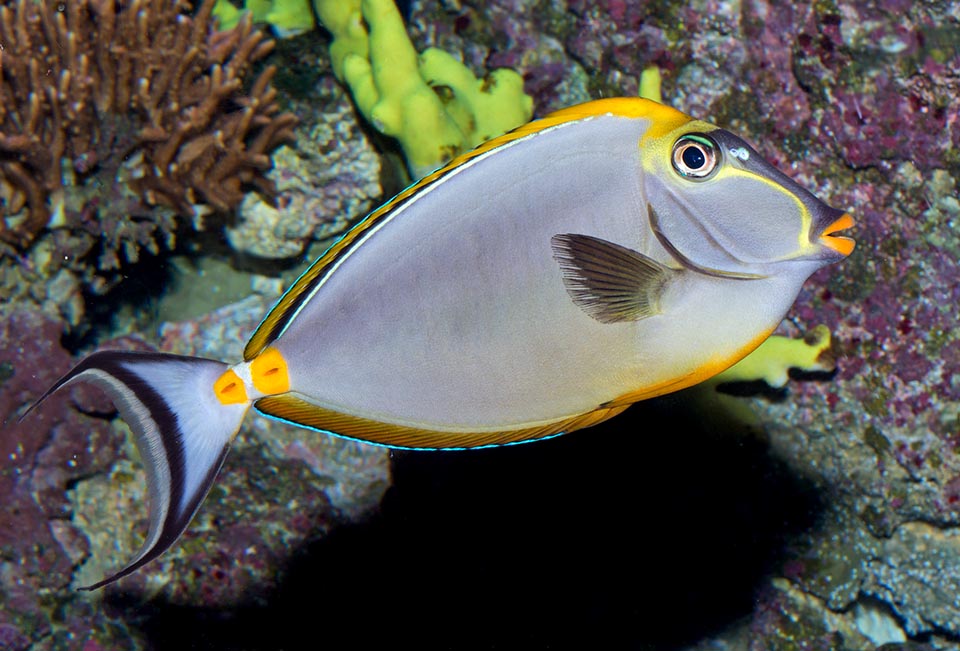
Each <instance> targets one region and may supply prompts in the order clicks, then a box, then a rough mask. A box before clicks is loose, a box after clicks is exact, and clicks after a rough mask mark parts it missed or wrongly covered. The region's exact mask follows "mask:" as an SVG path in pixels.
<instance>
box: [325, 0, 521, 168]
mask: <svg viewBox="0 0 960 651" xmlns="http://www.w3.org/2000/svg"><path fill="white" fill-rule="evenodd" d="M354 4H356V5H357V7H356V9H354V11H353V12H352V13H350V14H349V15H347V16H345V17H342V16H341V12H342V11H343V10H344V9H343V8H344V7H345V6H346V5H344V4H343V3H340V2H339V0H334V1H333V2H324V1H323V0H318V2H317V14H318V15H319V16H320V18H321V20H322V21H323V20H326V22H325V23H324V24H325V25H326V26H327V27H328V29H330V30H331V32H332V33H333V37H334V40H333V43H332V44H331V56H332V58H333V63H334V72H335V73H336V74H337V76H338V77H339V78H340V79H342V80H343V81H344V82H345V83H346V84H347V86H348V87H349V88H350V92H351V94H352V95H353V98H354V101H355V102H356V104H357V107H358V108H359V109H360V111H361V113H363V115H364V117H366V118H367V119H368V120H369V121H370V122H371V123H372V124H373V125H374V126H375V127H376V128H377V130H378V131H380V132H381V133H384V134H386V135H388V136H392V137H394V138H396V139H397V140H398V142H399V143H400V146H401V148H402V149H403V153H404V156H405V158H406V161H407V167H408V168H409V170H410V174H411V176H412V177H413V178H414V179H418V178H420V177H422V176H424V175H426V174H428V173H429V172H432V171H433V170H435V169H436V168H437V167H439V166H440V165H442V164H443V163H445V162H447V161H449V160H451V159H452V158H453V157H455V156H456V155H457V154H459V153H461V152H463V151H465V150H467V149H470V148H471V147H474V146H476V145H478V144H480V143H481V142H484V141H485V140H488V139H490V138H492V137H494V136H498V135H500V134H502V133H504V132H506V131H509V130H510V129H512V128H514V127H517V126H519V125H521V124H523V123H524V122H526V121H528V120H529V119H530V116H531V115H532V113H533V102H532V100H531V98H530V97H529V96H528V95H526V94H525V93H524V90H523V80H522V78H521V77H520V76H519V75H517V74H516V73H515V72H513V71H511V70H507V69H499V70H494V71H493V72H491V73H489V74H488V75H487V76H486V77H484V78H483V79H477V78H476V77H474V75H473V73H472V72H471V71H470V69H469V68H467V67H466V66H465V65H463V64H462V63H460V62H459V61H458V60H457V59H455V58H454V57H453V56H452V55H450V54H448V53H447V52H445V51H443V50H440V49H437V48H428V49H427V50H425V51H424V52H423V53H422V54H420V55H419V56H418V55H417V52H416V50H415V49H414V47H413V44H412V43H411V41H410V39H409V37H408V36H407V32H406V26H405V25H404V23H403V19H402V18H401V16H400V12H399V11H398V10H397V7H396V5H395V4H394V2H393V0H363V2H361V3H354ZM323 5H331V6H337V9H336V10H335V11H334V10H327V9H326V8H325V7H324V6H323ZM332 13H333V14H336V15H335V16H331V17H328V14H332ZM341 18H343V19H342V20H340V19H341ZM361 19H362V22H361ZM358 24H365V25H366V26H367V30H368V36H367V41H366V43H364V42H363V39H361V38H359V34H358V33H357V30H356V26H357V25H358ZM341 50H343V52H342V62H340V64H339V65H338V61H337V59H338V57H340V56H341ZM364 51H366V52H367V54H366V56H364V54H363V52H364Z"/></svg>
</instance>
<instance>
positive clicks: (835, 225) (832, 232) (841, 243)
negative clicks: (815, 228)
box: [819, 211, 856, 256]
mask: <svg viewBox="0 0 960 651" xmlns="http://www.w3.org/2000/svg"><path fill="white" fill-rule="evenodd" d="M838 212H839V211H838ZM855 223H856V222H854V221H853V217H852V216H850V213H846V212H845V213H843V214H842V215H840V217H839V218H838V219H836V220H834V221H833V222H831V223H830V224H829V225H828V226H827V227H826V228H824V229H823V232H822V233H820V238H819V239H820V243H821V244H823V245H824V246H826V247H828V248H830V249H833V250H834V251H836V252H837V253H839V254H841V255H843V256H848V255H850V254H851V253H852V252H853V247H854V246H856V242H855V241H854V239H853V238H851V237H846V236H844V235H837V233H839V232H840V231H844V230H846V229H848V228H853V226H854V224H855Z"/></svg>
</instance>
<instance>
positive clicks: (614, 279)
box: [41, 99, 853, 587]
mask: <svg viewBox="0 0 960 651" xmlns="http://www.w3.org/2000/svg"><path fill="white" fill-rule="evenodd" d="M852 224H853V220H852V218H851V217H850V216H849V215H847V214H846V213H842V212H841V211H837V210H834V209H832V208H829V207H828V206H826V205H824V204H823V203H821V202H820V201H818V200H817V199H816V198H815V197H813V195H811V194H810V193H808V192H807V191H805V190H804V189H802V188H801V187H800V186H798V185H797V184H796V183H794V182H793V181H792V180H790V179H789V178H788V177H786V176H784V175H783V174H781V173H780V172H778V171H777V170H775V169H774V168H772V167H771V166H770V165H769V164H768V163H766V162H765V161H764V160H763V159H762V158H761V157H760V156H759V155H758V154H757V153H756V152H755V151H754V150H753V149H751V148H750V147H749V145H747V144H746V143H745V142H743V141H742V140H740V139H739V138H737V137H736V136H734V135H732V134H730V133H729V132H727V131H724V130H722V129H718V128H717V127H715V126H713V125H711V124H708V123H706V122H701V121H697V120H694V119H692V118H690V117H688V116H686V115H684V114H682V113H680V112H678V111H675V110H673V109H670V108H667V107H664V106H662V105H659V104H656V103H654V102H650V101H647V100H642V99H609V100H598V101H594V102H589V103H587V104H583V105H580V106H576V107H572V108H570V109H565V110H563V111H559V112H557V113H554V114H551V115H549V116H547V117H546V118H544V119H542V120H538V121H535V122H532V123H530V124H529V125H526V126H524V127H521V128H519V129H517V130H516V131H514V132H511V133H509V134H507V135H505V136H502V137H500V138H497V139H494V140H492V141H490V142H488V143H486V144H484V145H482V146H480V147H479V148H477V149H476V150H474V151H473V152H470V153H468V154H465V155H464V156H461V157H460V158H458V159H457V160H455V161H453V162H452V163H451V164H449V165H447V166H446V167H444V168H442V169H440V170H438V171H437V172H435V173H433V174H431V175H429V176H427V177H426V178H424V179H423V180H421V181H420V182H419V183H417V184H415V185H413V186H412V187H410V188H408V189H407V190H405V191H404V192H402V193H400V194H399V195H398V196H397V197H395V198H393V199H392V200H391V201H389V202H388V203H387V204H385V205H384V206H382V207H381V208H379V209H378V210H376V211H374V212H373V213H372V214H371V215H370V216H368V217H367V219H366V220H364V221H363V222H361V223H360V224H359V225H358V226H357V227H355V228H354V229H353V230H352V231H351V232H350V233H348V234H347V235H346V236H345V237H344V238H343V239H342V240H341V241H339V242H338V243H337V244H335V245H334V246H333V247H331V249H330V250H329V251H327V252H326V253H325V254H324V255H323V256H322V257H321V258H320V259H319V260H318V261H317V262H315V263H314V264H313V265H312V266H311V267H310V268H309V269H308V270H307V271H306V272H305V273H304V274H303V275H302V276H301V277H300V278H299V279H298V280H297V282H296V283H294V285H293V286H292V287H291V288H290V289H289V290H288V291H287V292H286V294H284V296H283V297H282V298H281V300H280V301H279V303H278V304H277V306H276V307H275V308H274V309H273V310H272V311H271V312H270V313H269V314H268V315H267V316H266V318H265V319H264V321H263V323H262V324H261V325H260V327H259V328H258V330H257V331H256V332H255V333H254V335H253V337H252V338H251V340H250V342H249V343H248V344H247V347H246V349H245V353H244V360H243V361H242V362H240V363H238V364H234V365H233V366H228V365H226V364H223V363H221V362H216V361H210V360H200V359H197V358H189V357H175V356H169V355H161V354H153V355H138V354H134V353H120V352H109V351H108V352H99V353H95V354H93V355H91V356H89V357H88V358H86V359H85V360H84V361H82V362H81V363H80V364H79V365H78V366H77V367H76V368H75V369H74V370H72V371H71V372H70V373H68V374H67V375H66V376H65V377H64V378H62V379H61V380H60V381H59V382H58V383H57V384H56V385H55V386H54V387H52V388H51V390H50V391H49V392H48V393H47V394H46V395H49V394H50V393H52V392H53V391H56V390H57V389H59V388H61V387H63V386H65V385H67V384H70V383H72V382H76V381H92V382H95V383H97V384H99V385H101V386H102V387H103V388H104V389H105V390H106V391H107V392H108V393H109V394H110V395H111V397H112V398H113V399H114V401H115V402H116V403H117V405H118V407H119V409H120V412H121V414H122V416H123V417H124V419H126V420H127V422H128V423H129V424H130V426H131V428H132V430H133V431H134V433H135V435H136V438H137V443H138V447H139V448H140V450H141V453H142V454H143V457H144V461H145V463H146V465H147V468H148V481H149V484H150V490H151V496H152V500H151V518H150V530H149V532H148V535H147V540H146V542H145V544H144V547H143V549H142V550H141V551H140V553H139V555H138V556H137V557H136V558H135V559H134V560H133V561H131V562H130V564H128V565H127V566H126V567H125V568H123V569H122V570H120V571H119V572H117V573H116V574H114V575H113V576H111V577H109V578H107V579H105V580H104V581H102V582H100V583H98V584H96V585H95V586H91V587H99V586H101V585H104V584H105V583H108V582H110V581H113V580H116V579H117V578H119V577H121V576H124V575H125V574H128V573H130V572H132V571H133V570H135V569H136V568H138V567H140V566H142V565H143V564H144V563H146V562H148V561H149V560H151V559H152V558H155V557H156V556H158V555H159V554H160V553H162V552H163V550H165V549H166V548H167V547H169V545H171V544H172V543H173V542H174V541H175V540H176V539H177V538H178V537H179V535H180V534H181V533H182V532H183V530H184V529H185V528H186V526H187V525H188V524H189V522H190V519H191V518H192V516H193V514H194V512H195V511H196V509H197V508H198V507H199V504H200V503H201V501H202V500H203V497H204V496H205V495H206V493H207V491H208V490H209V488H210V486H211V485H212V483H213V481H214V479H215V477H216V474H217V471H218V470H219V468H220V465H221V464H222V461H223V458H224V456H225V455H226V451H227V448H228V446H229V444H230V442H231V441H232V439H233V437H234V436H235V434H236V432H237V430H238V429H239V426H240V423H241V421H242V419H243V417H244V414H245V413H246V411H247V410H248V408H249V407H250V406H251V405H252V406H254V407H255V408H256V409H257V410H258V411H259V412H261V413H263V414H265V415H267V416H271V417H274V418H279V419H282V420H285V421H289V422H292V423H295V424H299V425H302V426H305V427H310V428H313V429H317V430H320V431H324V432H329V433H335V434H339V435H342V436H348V437H351V438H356V439H360V440H364V441H369V442H372V443H377V444H381V445H389V446H395V447H403V448H430V449H438V448H473V447H481V446H489V445H503V444H510V443H516V442H521V441H528V440H534V439H539V438H544V437H548V436H553V435H556V434H559V433H562V432H569V431H572V430H575V429H579V428H582V427H586V426H589V425H592V424H595V423H597V422H600V421H602V420H604V419H606V418H609V417H611V416H613V415H615V414H616V413H619V412H620V411H622V410H623V409H625V408H626V407H627V406H629V405H630V404H632V403H633V402H636V401H638V400H642V399H645V398H648V397H651V396H655V395H660V394H663V393H667V392H670V391H675V390H677V389H681V388H684V387H687V386H690V385H692V384H694V383H697V382H699V381H701V380H703V379H706V378H708V377H710V376H712V375H714V374H716V373H718V372H720V371H722V370H723V369H725V368H726V367H728V366H730V365H732V364H733V363H735V362H736V361H738V360H739V359H741V358H742V357H743V356H745V355H746V354H748V353H749V352H750V351H751V350H753V349H754V348H755V347H756V346H757V345H759V344H760V343H761V342H762V341H763V340H764V339H765V338H766V337H767V336H768V335H769V334H770V333H771V332H772V331H773V329H774V328H776V326H777V324H778V323H779V322H780V321H781V319H782V318H783V316H784V314H785V313H786V311H787V310H788V309H789V307H790V305H791V304H792V303H793V301H794V299H795V298H796V295H797V292H798V291H799V289H800V286H801V285H802V283H803V282H804V281H805V280H806V278H807V277H808V276H809V275H810V274H811V273H812V272H813V271H815V270H816V269H818V268H820V267H821V266H823V265H824V264H827V263H830V262H834V261H837V260H840V259H842V258H843V257H845V256H846V255H847V254H849V253H850V251H851V250H852V248H853V242H852V240H850V239H848V238H846V237H843V236H840V235H837V234H836V233H837V232H838V231H840V230H842V229H845V228H847V227H849V226H852ZM46 395H45V396H44V398H45V397H46ZM41 400H42V398H41Z"/></svg>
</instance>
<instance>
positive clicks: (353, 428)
mask: <svg viewBox="0 0 960 651" xmlns="http://www.w3.org/2000/svg"><path fill="white" fill-rule="evenodd" d="M254 407H255V408H256V409H257V411H259V412H261V413H262V414H264V415H266V416H270V417H272V418H277V419H279V420H283V421H287V422H290V423H294V424H296V425H301V426H303V427H308V428H310V429H315V430H319V431H322V432H326V433H330V434H336V435H338V436H342V437H344V438H349V439H355V440H358V441H364V442H367V443H374V444H377V445H383V446H386V447H391V448H401V449H413V450H458V449H469V448H486V447H497V446H502V445H513V444H516V443H525V442H528V441H536V440H540V439H545V438H550V437H553V436H556V435H558V434H562V433H565V432H572V431H574V430H577V429H580V428H583V427H589V426H591V425H595V424H597V423H599V422H602V421H604V420H606V419H607V418H610V417H612V416H615V415H616V414H618V413H620V412H621V411H623V409H625V408H626V407H616V408H613V409H608V408H602V409H597V410H596V411H591V412H588V413H586V414H579V415H577V416H574V417H571V418H564V419H561V420H557V421H552V422H550V423H546V424H543V425H536V426H533V427H525V428H520V429H514V430H497V431H489V432H457V431H437V430H431V429H426V428H420V427H410V426H406V425H396V424H391V423H383V422H380V421H377V420H373V419H368V418H363V417H360V416H352V415H349V414H344V413H341V412H338V411H334V410H332V409H326V408H324V407H318V406H317V405H314V404H311V403H309V402H307V401H305V400H303V399H301V398H298V397H296V396H293V395H290V394H285V395H279V396H268V397H266V398H261V399H260V400H257V401H256V402H255V403H254Z"/></svg>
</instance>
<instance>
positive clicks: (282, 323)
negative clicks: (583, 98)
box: [243, 97, 691, 361]
mask: <svg viewBox="0 0 960 651" xmlns="http://www.w3.org/2000/svg"><path fill="white" fill-rule="evenodd" d="M602 115H616V116H620V117H625V118H641V119H642V118H649V119H650V120H651V122H652V124H653V125H655V127H651V128H652V129H655V131H656V133H648V136H651V137H656V136H657V135H661V134H663V133H667V132H669V131H671V130H672V129H674V128H676V127H677V126H679V125H680V124H683V123H684V122H686V121H689V120H690V119H691V118H690V117H689V116H687V115H685V114H683V113H681V112H680V111H677V110H676V109H672V108H670V107H667V106H663V105H662V104H658V103H656V102H653V101H650V100H646V99H642V98H639V97H633V98H629V97H627V98H623V97H618V98H608V99H600V100H595V101H592V102H587V103H585V104H580V105H577V106H572V107H569V108H565V109H561V110H559V111H555V112H553V113H550V114H549V115H547V116H545V117H543V118H541V119H539V120H534V121H533V122H529V123H527V124H525V125H523V126H520V127H517V128H516V129H514V130H513V131H510V132H509V133H506V134H504V135H502V136H499V137H497V138H493V139H492V140H488V141H487V142H485V143H483V144H482V145H479V146H478V147H477V148H475V149H473V150H471V151H469V152H466V153H464V154H461V155H460V156H457V157H456V158H454V159H453V160H452V161H450V162H449V163H448V164H446V165H444V166H443V167H441V168H440V169H438V170H437V171H435V172H433V173H431V174H428V175H427V176H425V177H424V178H422V179H421V180H419V181H417V182H416V183H414V184H413V185H411V186H410V187H408V188H407V189H405V190H403V191H402V192H400V193H399V194H397V195H396V196H395V197H393V199H391V200H390V201H388V202H387V203H385V204H383V205H382V206H380V207H379V208H377V209H376V210H374V211H373V212H372V213H370V214H369V215H368V216H367V217H366V218H365V219H364V220H363V221H361V222H360V223H359V224H357V225H356V226H354V227H353V228H352V229H351V230H350V231H349V232H348V233H347V234H346V235H344V236H343V237H342V238H340V240H338V241H337V242H336V243H335V244H334V245H333V246H331V247H330V248H329V249H327V251H326V252H325V253H324V254H323V255H322V256H320V258H318V259H317V260H316V261H315V262H314V263H313V264H312V265H311V266H310V268H308V269H307V270H306V271H305V272H304V273H303V274H302V275H301V276H300V277H299V278H298V279H297V281H296V282H295V283H294V284H293V285H291V287H290V288H289V289H288V290H287V291H286V292H285V293H284V294H283V296H281V297H280V300H279V301H278V302H277V304H276V305H275V306H274V307H273V309H272V310H270V313H269V314H267V316H266V317H265V318H264V320H263V321H262V322H261V323H260V325H259V326H258V327H257V330H256V332H254V334H253V336H252V337H251V338H250V341H249V342H247V345H246V347H245V348H244V351H243V357H244V359H245V360H246V361H250V360H251V359H253V358H254V357H256V356H257V355H258V354H260V352H261V351H263V350H264V349H265V348H266V347H267V346H269V345H270V344H271V343H272V342H273V341H274V340H275V339H276V338H277V337H279V336H280V334H281V333H282V332H283V330H284V328H285V327H286V325H287V324H288V323H289V322H290V320H291V319H293V317H294V316H295V315H296V313H297V312H298V311H299V309H300V308H301V307H302V306H303V304H304V303H305V302H306V301H307V299H308V298H309V297H310V296H311V295H312V294H313V292H314V290H315V289H316V288H317V286H318V285H319V284H320V283H321V282H322V281H323V279H324V277H325V276H326V275H327V274H328V273H329V272H330V271H332V270H333V269H334V268H335V267H336V264H337V262H338V261H339V260H340V259H341V258H342V257H343V256H346V255H348V254H349V253H350V251H351V250H352V248H353V247H354V246H356V245H357V244H359V243H360V242H361V241H362V240H363V235H365V234H366V233H367V232H368V231H369V230H370V229H371V228H372V227H374V226H376V225H377V224H379V223H380V222H381V221H382V220H384V219H385V218H386V217H388V216H389V215H391V214H393V213H394V212H395V211H397V209H398V208H400V207H402V206H404V205H405V204H406V203H407V202H408V201H410V200H411V199H413V198H414V197H417V196H419V195H420V194H421V193H422V192H424V191H427V190H429V189H430V188H432V187H435V186H437V185H438V184H440V183H441V182H442V181H443V180H444V179H445V178H446V177H448V176H450V175H451V174H452V173H453V172H455V171H457V170H458V169H460V168H462V167H463V166H464V165H465V164H466V163H469V162H471V161H473V160H475V159H477V158H479V157H481V156H484V155H486V154H489V153H491V152H493V151H495V150H497V149H500V148H502V147H505V146H508V145H510V144H513V143H516V142H518V141H520V140H523V139H525V138H528V137H530V136H533V135H536V134H538V133H542V132H544V131H546V130H548V129H552V128H553V127H557V126H561V125H564V124H569V123H574V122H578V121H581V120H586V119H590V118H594V117H598V116H602Z"/></svg>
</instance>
